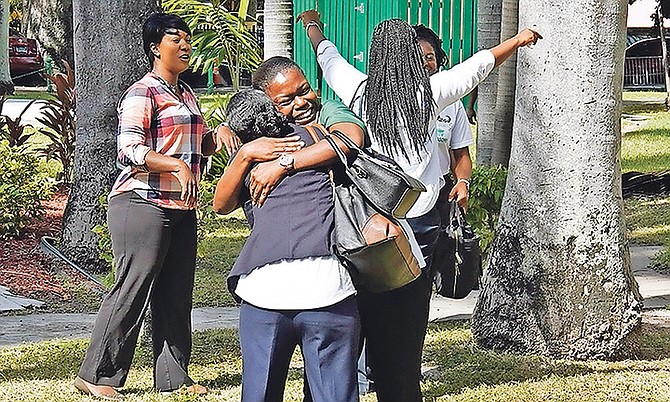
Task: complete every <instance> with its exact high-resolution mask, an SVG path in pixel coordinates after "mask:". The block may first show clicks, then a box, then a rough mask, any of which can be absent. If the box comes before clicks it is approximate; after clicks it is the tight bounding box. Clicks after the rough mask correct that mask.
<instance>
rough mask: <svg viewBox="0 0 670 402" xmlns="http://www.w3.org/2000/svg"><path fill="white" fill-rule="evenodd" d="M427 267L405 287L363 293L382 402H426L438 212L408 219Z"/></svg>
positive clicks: (367, 332)
mask: <svg viewBox="0 0 670 402" xmlns="http://www.w3.org/2000/svg"><path fill="white" fill-rule="evenodd" d="M408 223H409V224H410V226H411V227H412V230H413V232H414V235H415V236H416V239H417V242H418V243H419V245H420V246H421V252H422V254H423V255H424V258H425V261H426V268H424V269H423V273H422V274H421V276H420V277H419V278H418V279H416V280H415V281H413V282H412V283H410V284H408V285H406V286H403V287H402V288H400V289H396V290H392V291H390V292H385V293H370V292H366V291H365V290H364V289H361V290H359V294H358V303H359V309H360V313H361V325H362V331H363V336H364V337H365V339H366V341H367V343H366V347H367V357H368V365H369V367H370V372H371V374H370V377H371V379H372V380H373V381H374V386H375V389H376V392H377V400H378V401H379V402H395V401H397V402H421V400H422V397H421V387H420V381H421V351H422V350H423V341H424V339H425V337H426V327H427V325H428V312H429V304H430V292H431V288H432V280H431V276H430V263H431V257H432V254H433V251H434V249H435V244H436V242H437V235H438V230H439V225H440V216H439V213H438V211H437V208H433V209H432V210H431V211H430V212H428V213H427V214H425V215H422V216H420V217H417V218H412V219H408Z"/></svg>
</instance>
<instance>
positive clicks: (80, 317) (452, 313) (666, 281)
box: [0, 246, 670, 346]
mask: <svg viewBox="0 0 670 402" xmlns="http://www.w3.org/2000/svg"><path fill="white" fill-rule="evenodd" d="M659 250H661V247H649V246H633V247H631V250H630V251H631V263H632V266H633V273H634V275H635V279H636V280H637V282H638V284H639V286H640V293H641V294H642V297H644V306H645V309H658V308H663V307H665V306H667V305H670V276H667V275H660V274H658V273H656V272H654V271H653V270H651V269H649V263H650V259H651V257H653V256H654V254H656V253H657V252H658V251H659ZM478 294H479V292H478V291H476V292H472V294H470V296H468V297H466V298H465V299H462V300H452V299H446V298H443V297H440V296H434V297H433V298H432V299H431V305H430V315H429V318H430V320H431V321H442V320H453V319H467V318H469V317H470V315H471V314H472V310H473V308H474V306H475V302H476V300H477V295H478ZM238 317H239V309H238V308H237V307H226V308H214V307H206V308H196V309H194V310H193V314H192V319H193V329H194V330H196V331H197V330H203V329H210V328H234V327H236V326H237V320H238ZM94 320H95V314H30V315H24V316H6V317H0V346H9V345H16V344H19V343H21V342H38V341H43V340H47V339H54V338H88V337H89V336H90V334H91V330H92V328H93V321H94Z"/></svg>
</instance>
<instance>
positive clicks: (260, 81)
mask: <svg viewBox="0 0 670 402" xmlns="http://www.w3.org/2000/svg"><path fill="white" fill-rule="evenodd" d="M286 70H297V71H300V73H302V75H305V72H304V71H303V70H302V68H300V66H299V65H298V63H296V62H295V61H293V60H291V59H289V58H288V57H284V56H274V57H270V58H269V59H267V60H265V61H264V62H262V63H261V65H260V66H258V69H256V72H255V73H254V74H253V75H252V77H251V85H252V86H253V87H254V88H256V89H260V90H261V91H265V90H266V89H267V87H268V85H270V83H271V82H272V81H274V79H275V78H276V77H277V75H278V74H279V73H282V72H284V71H286Z"/></svg>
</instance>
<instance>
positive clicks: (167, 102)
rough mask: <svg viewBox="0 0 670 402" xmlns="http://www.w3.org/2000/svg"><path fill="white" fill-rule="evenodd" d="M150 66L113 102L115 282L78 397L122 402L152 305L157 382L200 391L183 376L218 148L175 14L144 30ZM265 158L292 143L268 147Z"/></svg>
mask: <svg viewBox="0 0 670 402" xmlns="http://www.w3.org/2000/svg"><path fill="white" fill-rule="evenodd" d="M142 35H143V41H144V51H145V53H146V55H147V57H148V58H149V63H150V65H151V67H152V70H151V71H150V72H149V73H147V74H146V75H145V76H144V77H142V78H141V79H140V80H139V81H137V82H136V83H135V84H133V85H132V86H131V87H130V88H129V89H128V90H127V91H126V92H125V93H124V95H123V96H122V98H121V101H120V102H119V107H118V115H119V128H118V134H117V149H118V160H117V164H118V165H119V166H120V167H121V168H122V169H123V171H122V172H121V174H120V175H119V177H118V179H117V180H116V183H115V184H114V186H113V188H112V191H111V193H110V196H109V210H108V222H109V230H110V233H111V236H112V249H113V252H114V264H115V269H116V283H115V285H114V287H113V288H112V289H111V290H110V292H109V294H108V295H107V297H106V298H105V300H104V301H103V303H102V306H101V307H100V312H99V313H98V317H97V320H96V323H95V326H94V328H93V334H92V336H91V344H90V346H89V348H88V351H87V352H86V357H85V359H84V362H83V363H82V366H81V368H80V370H79V376H78V377H77V378H76V380H75V384H74V385H75V387H76V388H77V389H79V390H80V391H82V392H84V393H87V394H91V395H94V396H99V397H103V398H120V397H121V394H119V392H118V391H117V390H116V389H115V388H114V387H120V386H123V384H124V383H125V380H126V377H127V375H128V369H129V367H130V363H131V360H132V357H133V353H134V350H135V345H136V343H137V337H138V334H139V330H140V327H141V322H142V317H143V316H144V312H145V311H146V309H147V308H148V306H149V305H151V312H152V326H153V333H152V335H153V347H154V349H153V353H154V366H155V367H154V385H155V387H156V389H157V390H158V391H162V392H163V391H172V390H176V389H178V388H180V387H182V386H185V387H186V388H187V390H188V391H189V392H191V393H195V394H204V393H206V392H207V388H205V387H203V386H201V385H198V384H195V383H194V382H193V380H192V379H191V378H190V377H189V376H188V373H187V368H188V363H189V358H190V354H191V307H192V293H193V278H194V272H195V255H196V243H197V242H196V216H195V207H196V204H197V200H198V181H199V179H200V176H201V173H202V169H203V167H204V164H205V162H206V157H205V156H206V155H210V154H212V153H213V152H215V151H216V150H217V148H218V147H217V142H220V141H217V140H216V138H215V137H217V134H216V133H214V132H213V131H210V130H208V128H207V126H206V123H205V120H204V119H203V117H202V114H201V113H200V109H199V107H198V104H197V99H196V97H195V95H194V94H193V91H192V90H191V89H190V88H189V87H188V86H187V85H186V84H184V83H183V82H181V81H179V80H178V78H179V74H181V73H182V72H184V71H185V70H186V69H187V68H188V66H189V58H190V54H191V44H190V42H191V32H190V30H189V28H188V26H187V25H186V23H185V22H184V21H183V20H182V19H181V18H179V17H177V16H173V15H168V14H162V13H157V14H153V15H151V16H149V18H147V20H146V21H145V23H144V25H143V32H142ZM265 144H266V148H268V150H269V151H270V152H275V151H277V150H280V149H281V150H284V149H293V147H296V146H298V144H297V143H296V142H295V141H292V140H291V139H277V140H275V141H269V140H268V141H266V142H265Z"/></svg>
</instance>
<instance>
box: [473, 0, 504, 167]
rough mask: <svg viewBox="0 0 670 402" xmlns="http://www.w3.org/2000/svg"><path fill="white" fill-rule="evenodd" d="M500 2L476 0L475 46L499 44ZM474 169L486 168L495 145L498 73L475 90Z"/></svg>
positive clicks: (488, 46) (480, 47)
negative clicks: (477, 166)
mask: <svg viewBox="0 0 670 402" xmlns="http://www.w3.org/2000/svg"><path fill="white" fill-rule="evenodd" d="M501 15H502V0H479V1H478V3H477V21H478V23H477V46H478V47H479V49H489V48H491V47H493V46H495V45H497V44H498V43H500V20H501ZM477 91H478V96H477V156H476V161H477V165H490V164H491V157H492V155H493V144H494V143H495V137H494V135H495V133H494V128H495V109H496V97H497V93H498V70H497V69H496V70H493V72H491V74H490V75H489V76H488V77H487V78H486V79H485V80H484V81H482V82H480V83H479V87H478V89H477Z"/></svg>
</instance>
